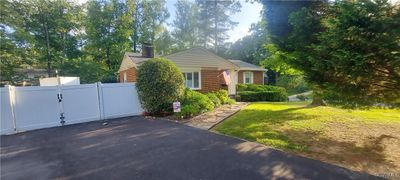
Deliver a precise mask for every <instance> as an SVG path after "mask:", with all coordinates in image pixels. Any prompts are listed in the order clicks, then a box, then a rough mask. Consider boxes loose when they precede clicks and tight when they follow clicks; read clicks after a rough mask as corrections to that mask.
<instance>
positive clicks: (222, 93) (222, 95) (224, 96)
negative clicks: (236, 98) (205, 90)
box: [215, 89, 229, 104]
mask: <svg viewBox="0 0 400 180" xmlns="http://www.w3.org/2000/svg"><path fill="white" fill-rule="evenodd" d="M215 95H216V96H217V97H218V99H219V100H220V101H221V104H227V102H228V100H229V96H228V91H227V90H223V89H221V90H218V91H216V92H215Z"/></svg>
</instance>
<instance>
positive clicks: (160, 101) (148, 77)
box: [136, 58, 184, 114]
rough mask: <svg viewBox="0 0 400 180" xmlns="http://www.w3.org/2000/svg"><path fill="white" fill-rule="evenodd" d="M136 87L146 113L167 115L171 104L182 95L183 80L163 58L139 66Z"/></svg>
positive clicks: (172, 65) (178, 72) (174, 68)
mask: <svg viewBox="0 0 400 180" xmlns="http://www.w3.org/2000/svg"><path fill="white" fill-rule="evenodd" d="M136 87H137V89H138V94H139V98H140V101H141V103H142V106H143V108H144V109H145V110H146V111H147V112H148V113H150V114H160V113H166V112H167V113H169V112H172V103H173V102H174V101H177V100H178V99H179V97H180V96H181V95H182V93H183V90H184V79H183V76H182V73H181V72H180V70H179V69H178V67H177V66H175V64H173V63H172V62H170V61H168V60H166V59H164V58H154V59H151V60H148V61H146V62H144V63H143V64H142V65H141V66H140V68H139V70H138V77H137V83H136Z"/></svg>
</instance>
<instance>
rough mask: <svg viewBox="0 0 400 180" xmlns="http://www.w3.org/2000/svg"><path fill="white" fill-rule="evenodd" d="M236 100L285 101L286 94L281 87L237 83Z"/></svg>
mask: <svg viewBox="0 0 400 180" xmlns="http://www.w3.org/2000/svg"><path fill="white" fill-rule="evenodd" d="M236 98H237V100H238V101H247V102H254V101H287V99H288V94H287V92H286V89H285V88H283V87H277V86H269V85H258V84H238V85H237V97H236Z"/></svg>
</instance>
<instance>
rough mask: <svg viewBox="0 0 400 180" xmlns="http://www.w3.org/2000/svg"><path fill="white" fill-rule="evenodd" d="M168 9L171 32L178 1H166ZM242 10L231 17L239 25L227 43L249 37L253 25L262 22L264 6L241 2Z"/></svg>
mask: <svg viewBox="0 0 400 180" xmlns="http://www.w3.org/2000/svg"><path fill="white" fill-rule="evenodd" d="M166 1H167V8H168V11H169V13H170V17H169V18H168V20H167V27H168V30H171V29H172V27H171V26H170V25H168V24H171V23H172V21H173V20H174V19H175V9H176V8H175V6H174V4H175V3H176V1H177V0H166ZM240 3H241V5H242V8H241V12H238V13H236V14H233V15H231V20H233V21H235V22H238V23H239V24H238V25H237V26H236V27H235V28H234V29H233V30H230V31H229V32H228V35H229V37H230V38H229V39H228V40H227V42H235V41H237V40H239V39H240V38H242V37H244V36H246V35H249V34H250V33H249V29H250V27H251V24H252V23H256V22H258V21H260V20H261V16H260V12H261V10H262V8H263V6H262V4H260V3H258V2H254V3H250V2H246V1H245V0H242V1H240Z"/></svg>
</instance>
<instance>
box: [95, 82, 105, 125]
mask: <svg viewBox="0 0 400 180" xmlns="http://www.w3.org/2000/svg"><path fill="white" fill-rule="evenodd" d="M96 87H97V100H98V107H99V113H100V120H103V119H104V104H103V91H102V88H101V82H97V83H96Z"/></svg>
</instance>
